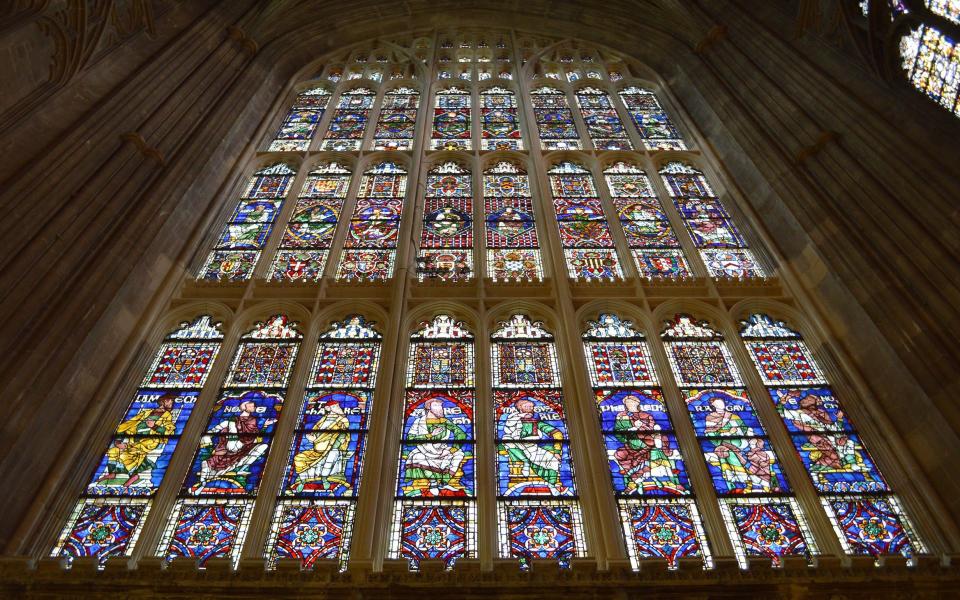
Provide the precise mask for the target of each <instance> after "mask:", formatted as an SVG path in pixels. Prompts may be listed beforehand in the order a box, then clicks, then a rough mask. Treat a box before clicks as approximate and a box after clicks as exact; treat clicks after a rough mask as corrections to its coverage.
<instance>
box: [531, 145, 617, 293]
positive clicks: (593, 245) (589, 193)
mask: <svg viewBox="0 0 960 600" xmlns="http://www.w3.org/2000/svg"><path fill="white" fill-rule="evenodd" d="M548 174H549V177H550V188H551V190H552V192H553V206H554V210H555V211H556V213H557V227H558V228H559V229H560V243H561V244H562V246H563V249H564V250H563V252H564V256H565V257H566V262H567V271H568V273H569V275H570V277H571V278H572V279H575V280H581V281H604V280H606V281H610V280H614V279H622V278H623V272H622V271H621V269H620V262H619V260H618V258H617V251H616V248H615V247H614V243H613V238H612V237H611V236H610V228H609V227H608V225H607V220H606V217H605V216H604V213H603V207H602V206H601V203H600V198H599V197H597V189H596V186H595V185H594V183H593V175H591V174H590V171H588V170H587V169H585V168H584V167H583V166H581V165H578V164H576V163H572V162H569V161H567V162H561V163H559V164H557V165H555V166H554V167H552V168H551V169H550V170H549V171H548Z"/></svg>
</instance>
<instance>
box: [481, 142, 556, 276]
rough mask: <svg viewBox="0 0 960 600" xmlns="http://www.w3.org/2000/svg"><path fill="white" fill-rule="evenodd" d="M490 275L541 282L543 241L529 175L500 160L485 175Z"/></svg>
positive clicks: (485, 220) (484, 192)
mask: <svg viewBox="0 0 960 600" xmlns="http://www.w3.org/2000/svg"><path fill="white" fill-rule="evenodd" d="M483 206H484V214H485V215H486V218H485V219H484V223H485V227H486V243H487V276H488V277H490V278H491V279H492V280H493V281H540V280H541V279H542V278H543V267H542V266H541V263H540V242H539V240H538V238H537V224H536V218H535V217H534V212H533V198H531V196H530V179H529V177H528V176H527V174H526V172H525V171H524V170H523V169H521V168H520V167H519V166H517V165H516V164H514V163H512V162H509V161H500V162H498V163H497V164H495V165H493V166H492V167H490V168H489V169H487V170H486V171H485V172H484V174H483Z"/></svg>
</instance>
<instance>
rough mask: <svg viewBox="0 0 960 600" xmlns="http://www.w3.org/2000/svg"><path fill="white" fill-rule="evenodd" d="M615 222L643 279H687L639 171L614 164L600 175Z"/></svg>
mask: <svg viewBox="0 0 960 600" xmlns="http://www.w3.org/2000/svg"><path fill="white" fill-rule="evenodd" d="M603 176H604V179H605V180H606V183H607V189H608V190H609V191H610V196H611V197H612V198H613V204H614V207H615V208H616V210H617V218H618V219H619V220H620V226H621V227H622V228H623V235H624V237H626V239H627V245H628V246H629V247H630V252H631V254H632V255H633V260H634V264H635V265H636V267H637V272H638V273H640V275H641V276H643V277H649V278H660V277H671V278H685V277H690V276H691V272H690V266H689V264H688V263H687V259H686V256H685V255H684V251H683V249H682V248H681V246H680V240H679V239H678V238H677V235H676V233H675V232H674V230H673V226H671V225H670V221H669V219H668V218H667V214H666V212H664V208H663V205H662V204H660V200H659V199H658V198H657V195H656V192H654V191H653V187H652V186H651V185H650V180H649V178H647V175H646V173H644V172H643V170H642V169H640V168H638V167H636V166H634V165H631V164H628V163H625V162H618V163H615V164H613V165H611V166H610V167H608V168H607V169H606V170H604V172H603Z"/></svg>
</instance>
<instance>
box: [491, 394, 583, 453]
mask: <svg viewBox="0 0 960 600" xmlns="http://www.w3.org/2000/svg"><path fill="white" fill-rule="evenodd" d="M494 406H495V407H496V409H495V410H496V419H497V439H503V440H524V441H550V440H563V439H566V438H567V424H566V421H565V416H564V412H563V403H562V400H561V395H560V392H557V391H552V390H529V391H520V390H516V391H506V390H494Z"/></svg>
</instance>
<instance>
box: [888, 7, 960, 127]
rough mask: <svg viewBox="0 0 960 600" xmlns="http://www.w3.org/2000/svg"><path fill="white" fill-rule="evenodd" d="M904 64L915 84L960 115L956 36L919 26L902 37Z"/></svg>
mask: <svg viewBox="0 0 960 600" xmlns="http://www.w3.org/2000/svg"><path fill="white" fill-rule="evenodd" d="M900 66H901V67H902V68H903V70H904V71H906V77H907V79H908V80H909V81H910V83H912V84H913V87H915V88H916V89H917V90H919V91H920V92H921V93H923V94H925V95H926V96H927V97H928V98H930V99H931V100H933V101H934V102H936V103H937V104H939V105H940V106H942V107H943V108H945V109H947V111H949V112H951V113H953V114H954V115H955V116H960V102H958V97H960V95H958V93H957V90H958V88H960V79H958V78H957V70H958V68H960V46H958V44H957V42H956V41H955V40H954V39H952V38H951V37H950V36H948V35H945V34H943V33H942V32H941V31H939V30H938V29H935V28H933V27H929V26H927V25H919V26H917V27H915V28H913V29H912V30H911V31H910V32H909V33H907V34H906V35H904V36H903V37H902V38H900Z"/></svg>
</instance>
